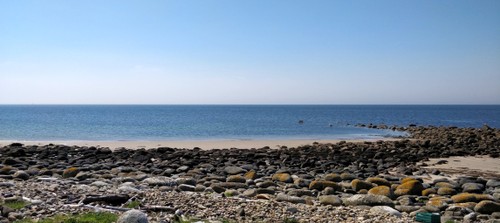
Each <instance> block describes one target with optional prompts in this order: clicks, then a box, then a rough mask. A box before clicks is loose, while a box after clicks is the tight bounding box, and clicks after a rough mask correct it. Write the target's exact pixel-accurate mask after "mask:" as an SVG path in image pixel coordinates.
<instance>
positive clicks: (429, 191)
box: [422, 188, 437, 196]
mask: <svg viewBox="0 0 500 223" xmlns="http://www.w3.org/2000/svg"><path fill="white" fill-rule="evenodd" d="M431 194H437V191H436V189H434V188H427V189H425V190H423V191H422V196H429V195H431Z"/></svg>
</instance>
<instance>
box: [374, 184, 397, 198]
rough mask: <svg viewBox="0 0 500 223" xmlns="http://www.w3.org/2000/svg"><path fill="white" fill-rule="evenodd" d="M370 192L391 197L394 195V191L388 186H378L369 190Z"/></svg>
mask: <svg viewBox="0 0 500 223" xmlns="http://www.w3.org/2000/svg"><path fill="white" fill-rule="evenodd" d="M368 194H374V195H383V196H386V197H389V198H392V197H394V192H393V191H392V190H391V188H390V187H388V186H376V187H374V188H372V189H370V190H369V191H368Z"/></svg>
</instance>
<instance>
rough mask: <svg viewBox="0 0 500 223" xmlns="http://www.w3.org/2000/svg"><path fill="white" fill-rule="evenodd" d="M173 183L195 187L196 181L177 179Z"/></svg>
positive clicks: (187, 178)
mask: <svg viewBox="0 0 500 223" xmlns="http://www.w3.org/2000/svg"><path fill="white" fill-rule="evenodd" d="M175 182H177V184H188V185H193V186H196V180H195V179H194V178H191V177H181V178H177V179H176V180H175Z"/></svg>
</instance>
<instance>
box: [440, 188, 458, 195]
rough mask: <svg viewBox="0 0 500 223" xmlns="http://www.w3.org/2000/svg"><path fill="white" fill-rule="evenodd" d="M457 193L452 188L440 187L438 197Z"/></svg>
mask: <svg viewBox="0 0 500 223" xmlns="http://www.w3.org/2000/svg"><path fill="white" fill-rule="evenodd" d="M456 193H457V191H456V190H455V189H453V188H450V187H440V188H439V189H438V190H437V194H438V195H455V194H456Z"/></svg>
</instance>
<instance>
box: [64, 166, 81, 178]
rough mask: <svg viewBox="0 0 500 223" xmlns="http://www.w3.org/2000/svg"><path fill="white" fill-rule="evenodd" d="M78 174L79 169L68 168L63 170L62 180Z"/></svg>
mask: <svg viewBox="0 0 500 223" xmlns="http://www.w3.org/2000/svg"><path fill="white" fill-rule="evenodd" d="M79 172H80V169H79V168H78V167H70V168H68V169H65V170H64V172H63V174H62V177H63V178H70V177H75V176H76V175H77V174H78V173H79Z"/></svg>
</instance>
